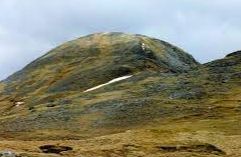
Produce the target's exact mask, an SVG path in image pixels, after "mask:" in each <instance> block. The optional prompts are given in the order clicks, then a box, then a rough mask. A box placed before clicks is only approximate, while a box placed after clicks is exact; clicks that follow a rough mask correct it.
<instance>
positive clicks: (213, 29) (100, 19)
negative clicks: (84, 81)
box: [0, 0, 241, 79]
mask: <svg viewBox="0 0 241 157" xmlns="http://www.w3.org/2000/svg"><path fill="white" fill-rule="evenodd" d="M240 8H241V1H240V0H0V79H4V78H6V77H7V76H9V75H10V74H12V73H13V72H15V71H17V70H20V69H21V68H23V67H24V66H25V65H26V64H28V63H29V62H31V61H33V60H34V59H36V58H37V57H39V56H41V55H43V54H45V53H46V52H48V51H49V50H50V49H52V48H54V47H55V46H57V45H59V44H61V43H63V42H65V41H68V40H72V39H75V38H77V37H80V36H83V35H87V34H90V33H95V32H111V31H118V32H127V33H138V34H144V35H148V36H152V37H156V38H159V39H162V40H165V41H167V42H170V43H172V44H174V45H176V46H179V47H181V48H182V49H184V50H185V51H187V52H188V53H190V54H192V55H193V56H194V57H195V58H196V59H197V60H198V61H200V62H202V63H205V62H208V61H211V60H214V59H218V58H222V57H224V56H225V55H226V54H228V53H231V52H233V51H236V50H239V49H241V29H240V28H241V9H240Z"/></svg>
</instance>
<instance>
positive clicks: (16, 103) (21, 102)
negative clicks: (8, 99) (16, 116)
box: [15, 101, 25, 107]
mask: <svg viewBox="0 0 241 157" xmlns="http://www.w3.org/2000/svg"><path fill="white" fill-rule="evenodd" d="M23 104H25V102H23V101H18V102H15V106H17V107H19V106H20V105H23Z"/></svg>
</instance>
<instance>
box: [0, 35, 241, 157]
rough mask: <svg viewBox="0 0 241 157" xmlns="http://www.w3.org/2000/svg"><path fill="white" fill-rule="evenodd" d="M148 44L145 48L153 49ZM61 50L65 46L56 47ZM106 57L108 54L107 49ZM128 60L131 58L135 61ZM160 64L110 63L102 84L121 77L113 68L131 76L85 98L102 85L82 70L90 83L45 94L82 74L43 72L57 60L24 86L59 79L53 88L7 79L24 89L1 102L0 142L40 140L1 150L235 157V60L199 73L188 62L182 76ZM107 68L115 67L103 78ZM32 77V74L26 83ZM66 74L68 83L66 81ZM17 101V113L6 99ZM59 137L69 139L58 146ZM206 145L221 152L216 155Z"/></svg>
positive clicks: (237, 62) (237, 91) (240, 97)
mask: <svg viewBox="0 0 241 157" xmlns="http://www.w3.org/2000/svg"><path fill="white" fill-rule="evenodd" d="M128 37H129V36H128ZM97 39H98V40H97ZM97 39H95V40H96V41H98V42H99V40H101V41H103V39H99V37H98V38H97ZM131 39H133V38H131ZM145 40H147V39H146V38H145ZM125 41H126V37H125ZM127 41H128V40H127ZM121 42H123V41H121ZM135 42H136V41H135ZM142 42H143V41H142ZM149 42H151V41H149ZM108 43H109V42H107V43H106V44H108ZM145 43H148V41H145ZM86 44H88V42H87V43H86ZM127 45H128V44H127ZM131 45H133V42H131ZM138 45H139V44H138ZM148 45H151V44H150V43H148ZM139 46H140V45H139ZM154 46H155V44H154ZM154 46H152V47H151V46H150V47H151V48H150V49H152V51H153V50H154V48H153V47H154ZM156 46H160V45H156ZM107 47H109V46H107ZM64 48H65V46H64V47H59V48H58V49H64ZM127 48H128V49H129V48H130V47H129V46H127ZM58 49H57V50H58ZM156 49H159V48H156ZM134 50H136V48H135V49H134ZM55 51H56V50H55ZM71 51H73V50H71ZM172 51H173V49H172ZM172 51H171V52H172ZM63 52H64V51H63ZM108 52H113V49H112V50H111V51H108ZM121 52H122V51H121ZM154 52H155V51H154ZM157 52H160V51H157ZM157 52H155V53H157ZM165 52H166V51H165ZM106 53H107V51H104V54H105V55H106V56H108V55H107V54H106ZM131 54H132V51H131ZM161 54H163V53H160V58H161ZM51 55H53V56H56V55H57V54H52V53H50V54H48V55H47V56H45V57H47V58H48V57H51ZM112 55H113V54H110V56H112ZM101 57H103V56H101ZM88 58H89V57H88ZM117 58H118V57H117ZM147 58H148V57H147ZM42 59H43V58H42ZM122 59H123V58H122ZM129 59H133V56H130V58H129ZM54 60H56V58H55V59H54ZM107 60H108V57H107ZM160 60H161V59H159V60H155V62H156V61H160ZM166 60H167V58H165V61H166ZM93 61H94V62H95V63H97V67H98V66H101V68H100V69H99V70H101V69H102V68H103V66H106V62H107V61H104V62H103V63H102V61H100V60H99V59H97V60H93ZM161 61H162V62H159V63H158V64H156V63H155V64H154V65H155V66H154V65H153V64H151V66H149V64H150V63H148V66H144V67H143V64H141V66H140V65H139V64H137V65H136V64H133V63H132V64H131V65H129V63H130V62H129V60H128V59H126V60H125V62H124V63H121V64H116V65H115V64H110V65H109V66H107V67H106V69H104V71H103V73H104V74H106V72H107V74H108V75H105V77H104V78H106V80H104V81H107V80H110V79H113V78H115V77H118V75H119V74H118V73H117V74H116V73H114V72H115V71H116V70H117V71H119V69H118V68H119V65H125V67H126V66H128V67H133V68H131V70H130V69H128V70H126V69H125V70H124V73H121V75H123V74H129V73H131V74H133V75H134V76H133V77H132V78H129V79H128V80H125V81H122V82H118V83H115V84H111V85H108V86H106V87H103V88H101V89H98V90H96V91H92V92H89V93H82V91H83V90H84V89H86V88H84V85H87V86H88V85H89V87H93V86H95V85H98V84H99V83H103V82H102V79H103V77H99V75H96V74H98V73H95V71H94V73H93V71H91V72H92V73H90V72H88V71H81V73H83V72H86V73H85V74H88V75H89V74H91V75H92V76H91V77H92V78H95V79H91V81H90V80H89V79H88V81H89V82H90V83H87V82H84V83H81V82H78V85H79V86H77V87H71V89H72V90H69V89H68V90H66V91H65V90H64V91H55V90H50V92H47V91H48V90H49V88H52V87H56V86H58V85H59V83H58V80H60V82H61V81H62V80H63V79H65V78H68V76H70V74H71V76H76V75H72V74H73V73H72V72H71V70H73V71H76V70H83V69H82V68H80V67H78V66H77V67H75V66H72V67H71V66H70V67H69V66H68V68H66V69H62V71H61V72H59V73H53V72H47V70H46V69H51V68H50V67H54V65H56V64H57V65H58V66H57V67H61V66H60V64H63V62H62V61H61V60H59V63H56V64H53V65H48V68H46V67H45V68H44V69H43V68H42V67H41V68H40V67H39V68H38V67H35V68H37V69H38V70H37V71H32V72H31V74H30V75H31V77H29V79H30V81H31V79H32V78H36V79H38V78H43V79H44V78H48V77H49V78H48V79H47V80H48V81H49V80H51V78H52V79H53V80H56V81H57V82H54V83H53V84H49V82H48V83H47V84H46V82H45V83H44V86H41V88H37V90H36V89H35V88H36V87H34V88H24V87H25V86H26V84H28V83H26V82H28V80H26V82H24V83H23V84H22V83H19V82H17V81H16V80H15V78H14V76H13V78H10V80H13V82H11V84H10V85H12V86H14V88H16V84H17V85H18V84H21V87H22V88H23V90H21V88H20V87H18V86H17V91H18V90H19V92H16V93H14V92H13V93H11V95H10V96H8V95H7V96H6V95H5V96H2V98H1V100H2V101H1V111H2V116H1V126H0V131H1V138H2V139H3V140H4V139H5V140H6V139H8V140H10V139H11V140H16V139H19V140H21V139H25V140H28V139H31V140H45V141H42V142H41V141H39V142H36V141H32V142H30V141H29V142H27V141H25V142H24V143H23V144H22V143H21V141H14V142H9V141H3V142H1V143H0V148H1V147H2V148H4V147H6V146H7V147H8V148H11V149H13V150H15V151H17V152H25V153H27V154H36V156H41V153H40V150H39V149H38V146H40V145H43V144H62V145H69V146H71V147H73V148H74V151H71V152H68V153H66V154H64V156H78V155H83V156H153V157H155V156H164V157H167V156H172V157H175V156H178V157H179V156H180V157H183V156H187V157H188V156H190V157H191V156H200V157H201V156H202V157H204V156H213V157H214V156H230V157H231V156H237V157H238V156H240V154H241V152H240V150H239V148H240V147H241V142H239V139H240V138H241V136H240V131H241V130H240V128H241V127H240V125H241V124H240V120H241V116H240V111H241V110H240V105H241V95H240V93H241V90H240V88H239V85H240V83H241V82H240V77H241V75H240V70H241V65H240V64H241V62H240V61H241V55H238V56H237V55H236V56H232V55H231V56H228V57H226V58H224V59H222V60H217V61H214V62H211V63H207V64H205V65H198V66H197V67H194V66H193V65H197V64H196V63H195V61H192V63H191V67H193V68H194V69H192V70H189V71H188V72H184V73H183V72H181V71H180V68H178V67H177V66H176V65H175V64H172V63H176V61H173V59H171V60H169V61H168V62H166V63H163V60H161ZM189 61H191V60H189ZM75 62H76V61H75ZM43 63H45V62H43ZM77 63H79V61H78V62H77ZM82 63H89V64H88V65H87V66H86V67H85V68H86V69H93V67H92V68H91V67H89V66H91V65H93V64H92V63H93V62H89V61H88V62H84V61H82ZM135 63H136V62H135ZM137 63H138V62H137ZM151 63H153V62H151ZM66 64H67V63H66ZM127 64H128V65H127ZM169 64H171V65H169ZM34 65H36V64H34ZM37 65H38V64H37ZM40 65H41V64H40ZM68 65H72V63H71V64H70V63H68ZM74 65H76V64H74ZM78 65H79V64H78ZM82 65H83V64H80V66H82ZM84 65H85V64H84ZM95 65H96V64H95ZM160 65H162V66H160ZM165 65H169V66H165ZM179 65H180V64H179ZM30 67H31V65H30ZM97 67H94V68H97ZM110 67H114V69H115V68H116V67H118V68H117V69H115V70H114V71H111V72H109V73H108V70H109V69H110ZM168 67H171V69H169V68H168ZM85 68H84V69H85ZM133 69H134V70H133ZM176 69H177V71H176V72H174V71H175V70H176ZM30 71H31V70H30ZM35 72H37V73H38V75H36V76H35V77H32V76H34V75H35ZM126 72H127V73H126ZM103 73H100V74H101V75H103ZM40 74H41V75H40ZM53 74H54V76H52V75H53ZM55 74H56V75H55ZM112 74H113V75H112ZM20 76H21V74H20ZM71 76H70V77H69V78H72V77H71ZM93 76H96V77H93ZM18 78H19V77H18ZM79 79H80V78H79ZM81 81H83V80H81ZM14 82H15V83H14ZM38 82H39V81H36V82H35V83H34V84H36V83H38ZM60 85H62V84H61V83H60ZM82 85H83V88H82V87H81V86H82ZM49 86H50V87H49ZM60 87H61V86H60ZM25 90H30V91H31V90H33V91H31V92H29V91H26V93H28V94H27V96H26V97H24V96H23V95H22V94H20V95H19V93H21V92H22V93H24V92H25ZM13 95H14V96H13ZM20 98H22V99H23V100H24V101H25V102H26V104H25V105H23V106H20V107H18V108H16V107H14V106H13V105H12V104H13V103H12V102H10V101H9V100H10V99H20ZM13 101H15V100H13ZM3 111H4V112H3ZM56 128H58V129H57V130H56ZM99 136H100V137H99ZM65 139H72V140H74V141H64V140H65ZM80 139H82V140H80ZM49 140H54V141H49ZM15 143H19V145H16V144H15ZM209 145H212V146H215V147H216V148H219V149H220V150H221V152H219V151H217V150H215V149H214V148H213V147H210V146H209ZM161 147H171V151H167V150H160V148H161ZM184 148H185V149H184ZM39 153H40V154H39ZM42 155H43V156H44V154H42ZM50 156H51V155H50Z"/></svg>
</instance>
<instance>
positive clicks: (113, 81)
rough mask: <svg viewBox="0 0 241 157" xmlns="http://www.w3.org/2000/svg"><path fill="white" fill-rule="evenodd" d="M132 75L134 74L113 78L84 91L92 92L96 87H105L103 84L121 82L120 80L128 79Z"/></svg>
mask: <svg viewBox="0 0 241 157" xmlns="http://www.w3.org/2000/svg"><path fill="white" fill-rule="evenodd" d="M132 76H133V75H128V76H122V77H118V78H115V79H113V80H110V81H109V82H107V83H104V84H101V85H98V86H95V87H93V88H90V89H87V90H85V91H84V93H86V92H90V91H93V90H96V89H98V88H101V87H103V86H106V85H109V84H111V83H115V82H119V81H121V80H125V79H128V78H130V77H132Z"/></svg>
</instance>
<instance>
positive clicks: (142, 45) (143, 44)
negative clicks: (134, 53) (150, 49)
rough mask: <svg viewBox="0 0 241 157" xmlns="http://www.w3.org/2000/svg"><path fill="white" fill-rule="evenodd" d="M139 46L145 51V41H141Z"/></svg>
mask: <svg viewBox="0 0 241 157" xmlns="http://www.w3.org/2000/svg"><path fill="white" fill-rule="evenodd" d="M141 48H142V50H143V51H145V50H146V44H145V43H142V44H141Z"/></svg>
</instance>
